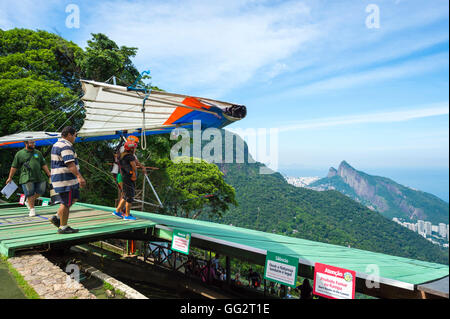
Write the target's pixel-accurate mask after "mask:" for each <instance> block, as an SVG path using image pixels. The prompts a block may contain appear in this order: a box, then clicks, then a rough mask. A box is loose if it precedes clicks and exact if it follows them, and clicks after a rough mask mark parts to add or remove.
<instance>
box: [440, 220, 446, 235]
mask: <svg viewBox="0 0 450 319" xmlns="http://www.w3.org/2000/svg"><path fill="white" fill-rule="evenodd" d="M439 236H441V237H444V238H445V237H447V225H445V224H444V223H439Z"/></svg>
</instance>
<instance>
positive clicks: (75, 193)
mask: <svg viewBox="0 0 450 319" xmlns="http://www.w3.org/2000/svg"><path fill="white" fill-rule="evenodd" d="M59 196H60V197H61V204H63V205H64V206H66V207H68V208H70V206H72V204H73V202H74V200H76V199H79V198H80V190H79V189H78V188H77V189H72V190H70V191H68V192H64V193H59Z"/></svg>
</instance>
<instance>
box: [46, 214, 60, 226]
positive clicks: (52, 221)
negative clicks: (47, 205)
mask: <svg viewBox="0 0 450 319" xmlns="http://www.w3.org/2000/svg"><path fill="white" fill-rule="evenodd" d="M49 221H50V223H52V224H53V225H55V226H56V227H58V228H59V226H60V225H61V221H60V220H59V218H58V217H56V216H52V218H50V219H49Z"/></svg>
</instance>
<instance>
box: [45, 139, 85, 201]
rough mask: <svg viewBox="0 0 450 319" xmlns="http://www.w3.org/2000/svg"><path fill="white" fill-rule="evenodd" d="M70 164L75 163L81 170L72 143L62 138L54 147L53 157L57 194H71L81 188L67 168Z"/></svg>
mask: <svg viewBox="0 0 450 319" xmlns="http://www.w3.org/2000/svg"><path fill="white" fill-rule="evenodd" d="M70 162H75V165H76V167H77V169H78V170H80V166H79V165H78V157H77V153H75V149H74V148H73V145H72V143H70V142H69V141H68V140H66V139H63V138H60V139H58V141H57V142H56V143H55V144H54V145H53V147H52V156H51V168H52V170H51V174H52V185H53V189H54V190H55V192H57V193H65V192H69V191H71V190H72V189H78V188H79V187H80V184H79V183H78V179H77V177H76V176H75V175H73V174H72V172H71V171H70V170H69V168H68V167H67V164H68V163H70Z"/></svg>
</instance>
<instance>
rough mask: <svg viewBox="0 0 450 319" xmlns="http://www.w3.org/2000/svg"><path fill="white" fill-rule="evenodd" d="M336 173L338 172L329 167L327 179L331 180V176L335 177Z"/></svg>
mask: <svg viewBox="0 0 450 319" xmlns="http://www.w3.org/2000/svg"><path fill="white" fill-rule="evenodd" d="M337 173H338V171H337V170H336V169H335V168H334V167H330V169H329V170H328V175H327V177H328V178H331V177H333V176H336V175H337Z"/></svg>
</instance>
